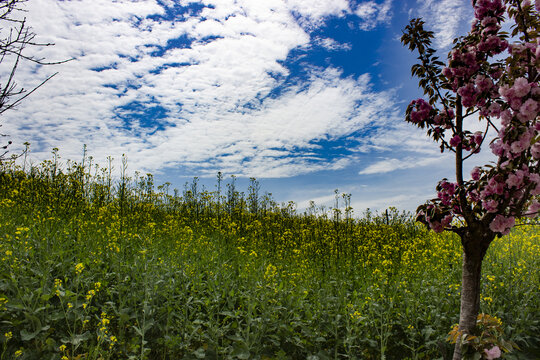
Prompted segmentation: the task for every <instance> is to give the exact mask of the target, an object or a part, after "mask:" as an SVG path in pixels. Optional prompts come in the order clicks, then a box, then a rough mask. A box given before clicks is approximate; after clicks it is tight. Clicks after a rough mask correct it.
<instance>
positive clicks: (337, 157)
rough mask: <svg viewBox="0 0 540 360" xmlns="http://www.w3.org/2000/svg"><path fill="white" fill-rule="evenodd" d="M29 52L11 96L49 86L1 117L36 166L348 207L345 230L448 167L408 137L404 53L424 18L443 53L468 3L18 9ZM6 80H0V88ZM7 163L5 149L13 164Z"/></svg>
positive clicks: (467, 13) (410, 84)
mask: <svg viewBox="0 0 540 360" xmlns="http://www.w3.org/2000/svg"><path fill="white" fill-rule="evenodd" d="M26 8H27V10H28V12H27V13H26V14H25V16H26V17H27V20H28V22H29V24H30V25H31V26H32V27H33V29H34V31H35V32H36V33H37V34H38V36H39V39H40V41H42V42H53V43H55V46H54V47H47V48H41V49H37V50H32V51H34V54H35V55H36V56H37V57H44V58H46V59H48V60H63V59H68V58H73V59H74V60H73V61H70V62H68V63H65V64H62V65H57V66H53V67H51V66H48V67H47V66H45V67H42V66H37V65H33V64H23V66H22V67H21V68H20V71H19V73H18V79H17V81H18V83H19V84H20V85H22V86H24V87H25V88H30V87H31V86H32V85H36V84H38V83H39V81H40V80H42V79H44V78H46V76H48V75H50V74H51V73H53V72H57V71H58V72H59V74H58V75H57V76H55V77H54V78H53V79H52V80H51V81H50V82H49V83H47V84H46V85H45V86H44V87H43V88H41V89H40V90H39V91H38V92H36V93H35V94H33V95H32V97H31V98H29V99H28V100H27V101H25V102H24V103H22V104H21V105H20V106H19V107H18V108H17V110H16V111H11V112H9V114H8V113H6V114H5V116H4V118H3V119H2V124H3V128H2V130H3V132H5V133H8V134H10V135H11V139H12V141H13V142H14V143H15V144H22V143H23V142H25V141H28V142H30V143H31V147H32V161H34V162H37V161H40V160H42V159H45V158H50V151H51V149H52V148H53V147H58V148H59V149H60V154H61V156H62V157H63V159H64V160H65V159H74V160H79V159H80V158H81V154H82V148H83V144H87V146H88V151H89V154H90V155H92V156H93V157H94V159H95V160H96V161H97V162H98V163H100V164H102V165H105V164H106V158H107V156H112V157H113V158H114V159H115V160H114V165H115V168H116V170H118V169H119V168H120V158H121V155H122V154H126V155H127V156H128V159H129V170H131V171H135V170H139V171H142V172H152V173H153V174H154V175H155V176H156V179H157V182H158V183H163V182H165V181H169V182H170V183H172V187H177V188H179V189H181V188H182V186H183V184H184V183H185V182H186V181H189V180H190V179H191V178H192V177H193V176H198V177H200V178H201V183H202V184H204V185H205V186H206V187H207V188H209V189H212V188H213V186H214V184H215V181H214V180H215V175H216V173H217V172H218V171H222V172H223V173H224V174H225V176H226V177H228V176H229V175H232V174H234V175H237V176H238V177H239V184H240V185H241V186H245V184H247V179H248V178H249V177H256V178H258V179H259V180H260V182H261V185H262V190H263V191H268V192H271V193H272V194H273V195H274V197H275V198H276V199H277V200H279V201H288V200H293V201H295V202H297V203H298V207H299V208H300V209H302V208H304V207H305V206H307V203H308V201H309V200H314V201H315V202H316V203H317V204H320V205H330V204H332V199H333V194H334V189H336V188H337V189H339V191H340V192H346V193H351V194H352V205H353V207H354V208H355V211H356V213H357V214H361V213H362V212H363V211H364V210H365V209H366V208H368V207H369V208H371V209H375V210H378V209H379V210H381V209H384V208H386V207H389V206H396V207H398V208H399V209H405V210H413V209H415V208H416V206H417V205H419V204H420V203H421V202H423V200H424V199H427V198H429V197H430V196H431V195H432V194H433V192H434V186H435V184H436V182H437V181H438V180H439V179H440V178H442V177H444V176H447V177H452V169H451V166H452V160H451V159H450V158H448V157H447V156H445V155H441V154H440V153H439V152H438V148H437V146H436V145H435V144H432V143H431V142H430V141H429V140H428V139H427V138H426V137H425V136H424V135H423V133H421V132H420V131H418V130H417V129H415V128H413V127H412V126H410V125H408V124H406V123H405V122H404V120H403V119H404V110H405V107H406V105H407V103H408V102H409V101H410V100H411V99H413V98H416V97H419V96H420V95H421V93H420V92H419V90H418V88H417V85H416V84H417V82H416V80H414V79H411V77H410V66H411V65H412V64H413V62H414V57H413V56H412V55H411V54H409V53H408V51H407V50H406V49H404V48H403V47H402V46H401V44H400V42H399V37H400V36H401V32H402V29H403V28H404V27H405V25H407V23H408V20H409V19H410V18H412V17H423V18H424V19H425V21H426V22H427V24H428V27H429V28H430V29H432V30H433V31H435V34H436V40H435V45H436V47H437V48H438V49H440V50H441V57H442V58H445V56H446V55H445V51H447V50H448V49H449V47H450V46H451V41H452V39H453V38H454V37H455V36H456V35H460V34H463V33H464V32H465V31H466V30H467V29H468V28H469V27H470V22H471V19H472V11H471V6H470V1H468V0H428V1H416V0H407V1H397V0H377V1H360V0H309V1H308V0H204V1H185V0H148V1H128V0H119V1H111V0H78V1H58V0H30V1H29V2H28V3H27V4H26ZM4 71H5V70H2V69H0V72H2V73H3V72H4ZM16 150H17V148H16V147H13V148H12V151H16Z"/></svg>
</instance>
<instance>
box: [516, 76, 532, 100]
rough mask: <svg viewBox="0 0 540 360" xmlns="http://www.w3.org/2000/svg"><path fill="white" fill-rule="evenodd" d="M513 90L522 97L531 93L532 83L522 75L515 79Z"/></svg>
mask: <svg viewBox="0 0 540 360" xmlns="http://www.w3.org/2000/svg"><path fill="white" fill-rule="evenodd" d="M512 90H513V92H514V96H516V97H521V98H522V97H524V96H525V95H527V94H528V93H529V91H530V90H531V85H529V82H528V81H527V79H525V78H523V77H520V78H517V79H516V81H514V86H512Z"/></svg>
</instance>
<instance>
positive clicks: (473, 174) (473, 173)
mask: <svg viewBox="0 0 540 360" xmlns="http://www.w3.org/2000/svg"><path fill="white" fill-rule="evenodd" d="M471 177H472V179H473V180H474V181H477V180H479V179H480V168H479V167H478V166H475V167H474V168H473V169H472V171H471Z"/></svg>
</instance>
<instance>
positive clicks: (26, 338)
mask: <svg viewBox="0 0 540 360" xmlns="http://www.w3.org/2000/svg"><path fill="white" fill-rule="evenodd" d="M40 331H41V329H40V330H37V331H35V332H33V333H29V332H28V331H26V330H24V329H23V330H21V340H22V341H30V340H32V339H34V338H35V337H36V336H37V335H38V334H39V333H40Z"/></svg>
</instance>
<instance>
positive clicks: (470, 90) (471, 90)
mask: <svg viewBox="0 0 540 360" xmlns="http://www.w3.org/2000/svg"><path fill="white" fill-rule="evenodd" d="M457 92H458V94H459V95H460V96H461V102H462V104H463V106H465V107H471V106H474V104H475V100H476V92H477V91H476V89H475V87H474V85H473V84H467V85H465V86H462V87H460V88H459V89H458V91H457Z"/></svg>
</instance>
